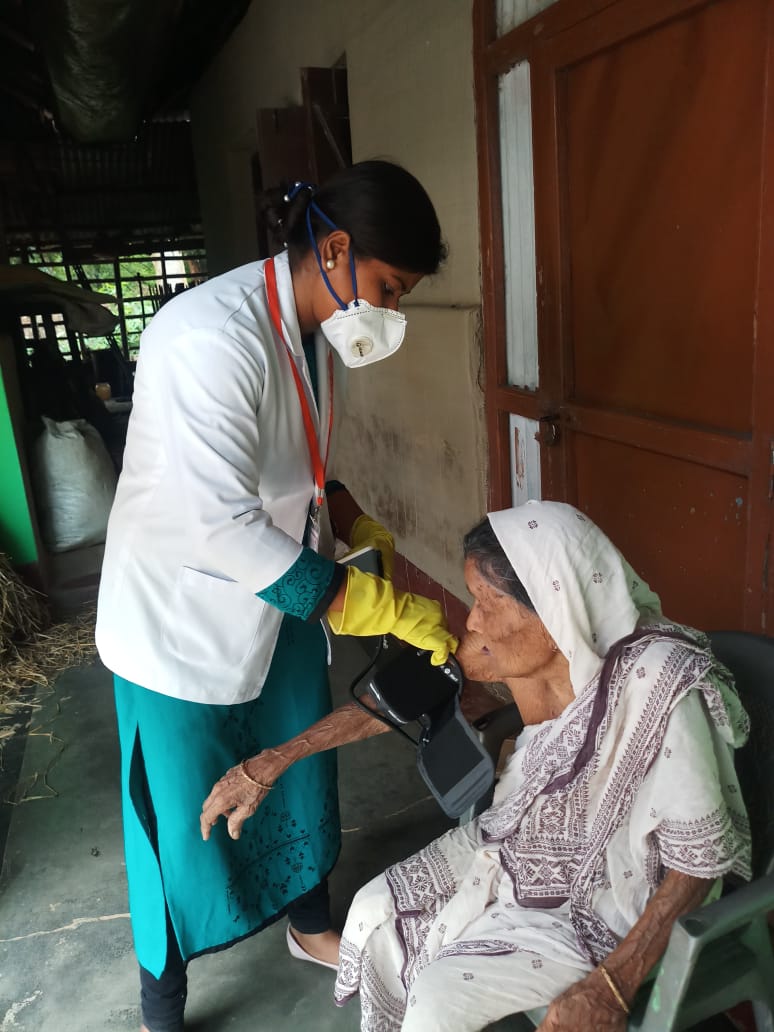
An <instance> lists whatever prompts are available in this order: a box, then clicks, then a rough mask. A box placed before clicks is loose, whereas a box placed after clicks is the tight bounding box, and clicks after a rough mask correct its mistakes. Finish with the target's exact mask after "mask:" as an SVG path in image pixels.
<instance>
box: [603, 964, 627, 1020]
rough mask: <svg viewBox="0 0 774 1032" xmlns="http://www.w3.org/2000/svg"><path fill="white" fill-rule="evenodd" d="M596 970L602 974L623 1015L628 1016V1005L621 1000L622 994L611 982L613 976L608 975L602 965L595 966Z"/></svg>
mask: <svg viewBox="0 0 774 1032" xmlns="http://www.w3.org/2000/svg"><path fill="white" fill-rule="evenodd" d="M597 970H598V971H601V972H602V977H603V978H604V980H605V981H606V982H607V984H608V986H609V988H610V992H611V993H612V994H613V996H615V998H616V1000H617V1001H618V1004H619V1005H620V1007H621V1009H622V1010H623V1012H624V1014H628V1013H629V1004H628V1003H627V1002H626V1000H625V999H624V998H623V993H622V992H621V990H620V989H619V988H618V986H617V985H616V984H615V982H614V981H613V976H612V975H611V974H610V972H609V971H608V970H607V968H606V967H605V965H604V964H597Z"/></svg>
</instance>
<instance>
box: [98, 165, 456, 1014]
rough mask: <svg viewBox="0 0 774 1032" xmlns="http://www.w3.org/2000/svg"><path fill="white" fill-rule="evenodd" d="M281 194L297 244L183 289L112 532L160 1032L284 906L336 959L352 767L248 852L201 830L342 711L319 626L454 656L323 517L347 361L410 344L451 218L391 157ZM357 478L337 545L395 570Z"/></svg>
mask: <svg viewBox="0 0 774 1032" xmlns="http://www.w3.org/2000/svg"><path fill="white" fill-rule="evenodd" d="M278 202H279V208H278V210H276V211H275V217H276V219H277V221H278V222H279V223H280V224H281V225H282V228H283V230H284V234H285V240H286V241H287V249H286V251H284V252H283V253H281V254H279V255H276V256H275V257H274V258H269V259H268V260H267V261H264V262H256V263H252V264H249V265H245V266H243V267H241V268H239V269H235V270H233V271H231V272H228V273H226V274H225V275H222V276H219V277H216V278H214V279H211V280H210V281H209V282H207V283H205V284H203V285H201V286H199V287H197V288H195V289H193V290H190V291H187V292H185V293H183V294H181V295H179V296H178V297H175V298H174V299H173V300H171V301H170V302H169V303H168V304H166V305H165V306H164V307H163V308H162V309H161V310H160V311H159V312H158V314H157V315H156V316H155V317H154V319H153V320H152V322H151V323H150V324H149V326H148V328H147V329H146V330H145V332H144V334H143V336H142V341H141V348H140V357H139V361H138V365H137V374H136V380H135V391H134V405H133V410H132V414H131V419H130V423H129V432H128V437H127V446H126V453H125V457H124V466H123V471H122V473H121V477H120V480H119V484H118V490H117V494H116V499H115V504H114V506H113V511H112V513H111V517H110V523H109V527H108V535H107V544H106V550H105V560H104V566H103V572H102V582H101V586H100V595H99V606H98V618H97V645H98V648H99V652H100V656H101V658H102V660H103V662H104V663H105V665H106V666H107V667H108V668H109V669H110V670H111V671H113V673H114V675H115V697H116V708H117V714H118V727H119V737H120V741H121V753H122V772H121V776H122V786H123V809H124V835H125V849H126V864H127V874H128V880H129V903H130V910H131V916H132V930H133V933H134V941H135V951H136V954H137V958H138V961H139V964H140V981H141V999H142V1018H143V1029H144V1030H145V1032H180V1030H182V1028H183V1011H184V1007H185V998H186V986H187V975H186V966H187V962H188V961H189V960H190V959H191V958H192V957H194V956H197V955H199V954H202V953H206V952H208V951H211V950H215V949H222V948H223V947H224V946H227V945H230V944H231V943H234V942H236V941H238V940H240V939H242V938H244V937H245V936H248V935H251V934H252V933H254V932H256V931H258V930H260V929H261V928H263V927H264V926H265V925H267V924H269V923H271V922H272V921H274V920H276V919H277V918H278V917H279V916H280V915H282V914H283V913H285V912H287V914H288V915H289V918H290V928H289V930H288V936H289V938H288V943H289V946H290V947H291V950H292V951H293V952H294V953H295V955H297V956H299V955H300V956H302V957H309V958H312V959H315V960H317V961H318V962H322V963H326V962H327V963H329V964H331V966H335V963H336V960H337V956H338V935H337V934H336V933H335V932H334V931H333V930H332V929H331V927H330V917H329V910H328V893H327V883H326V876H327V874H328V872H329V871H330V869H331V867H332V866H333V864H334V862H335V860H336V856H337V854H338V851H339V846H340V827H339V816H338V798H337V791H336V769H335V761H334V760H333V758H332V755H331V756H327V755H322V756H314V757H312V758H310V759H309V760H308V761H307V762H305V763H303V764H301V765H298V768H296V767H294V768H291V770H289V771H288V773H287V775H286V776H284V777H283V778H282V779H281V781H280V782H278V783H277V785H276V786H275V787H274V789H273V791H272V792H271V794H270V795H271V798H270V800H269V801H268V802H265V803H264V804H263V805H262V806H261V808H260V811H259V812H258V814H257V815H256V817H255V819H254V820H252V821H250V822H249V825H248V826H247V827H246V828H245V832H244V834H242V835H241V837H240V838H239V839H238V840H237V841H234V840H232V839H231V838H229V836H228V834H227V831H226V829H225V825H221V826H219V827H217V828H214V829H213V833H212V835H211V837H210V841H208V842H203V841H202V838H201V836H200V833H199V824H198V820H197V815H198V813H199V808H200V804H201V800H202V799H203V798H204V797H205V796H206V795H207V793H208V792H209V790H210V787H211V786H212V784H213V782H214V781H216V780H217V779H218V778H219V777H220V775H221V774H222V772H223V770H224V769H226V768H227V767H231V766H233V765H235V764H239V762H240V761H241V760H242V759H243V758H244V757H252V756H254V755H255V754H256V753H258V752H260V751H261V750H263V749H266V748H271V747H272V746H273V745H275V744H276V743H279V742H282V741H285V740H286V739H287V738H289V737H292V736H293V735H295V734H297V733H298V732H299V731H301V730H302V729H303V728H306V727H308V726H309V725H310V724H312V723H314V722H315V721H316V720H319V719H320V718H321V717H322V716H323V715H324V714H325V713H326V712H328V711H329V709H330V705H331V702H330V693H329V688H328V676H327V647H326V641H325V636H324V632H323V628H322V626H321V623H320V618H321V617H322V616H323V615H324V614H326V613H327V614H328V617H329V622H330V625H331V627H332V628H333V630H334V631H336V632H337V633H343V634H363V635H370V634H381V633H388V632H391V633H394V634H395V635H397V636H398V637H400V638H403V639H404V640H405V641H408V642H410V643H412V644H414V645H416V646H417V647H419V648H426V649H430V650H431V651H432V652H433V653H434V656H435V659H436V661H438V662H442V661H443V660H444V659H445V658H446V656H447V655H448V652H449V651H450V649H452V648H454V647H455V646H456V640H455V639H454V638H453V637H452V636H451V634H450V633H449V631H448V630H447V628H446V626H445V624H444V621H443V617H442V614H441V611H440V608H439V607H438V606H437V605H436V604H435V603H432V602H430V601H428V600H427V599H423V598H420V597H417V596H412V595H407V594H403V593H401V592H398V591H395V590H394V589H393V587H392V585H391V583H390V582H389V580H383V579H379V578H376V577H372V576H370V575H368V574H365V573H361V572H360V571H358V570H354V569H348V568H345V567H344V566H342V565H340V564H337V563H335V562H334V561H333V560H332V559H331V558H329V556H330V555H331V554H332V544H333V535H332V534H331V532H330V526H329V520H328V513H327V505H326V504H325V485H326V476H328V477H330V454H329V453H330V451H331V437H332V431H333V428H334V426H335V415H336V411H337V404H336V403H337V401H338V398H339V396H340V379H341V373H342V372H343V370H342V365H343V366H349V367H359V366H363V365H367V364H369V363H371V362H375V361H378V360H380V359H383V358H386V357H388V356H389V355H390V354H392V353H393V352H394V351H395V350H396V349H397V348H398V347H399V346H400V344H401V342H402V340H403V335H404V332H405V326H406V320H405V318H404V316H403V315H401V314H400V313H399V311H398V305H399V301H400V299H401V297H403V296H405V295H406V294H408V293H409V292H410V291H411V290H412V288H413V287H414V286H416V284H417V283H418V282H419V281H420V280H421V279H422V277H423V276H424V275H428V274H432V273H435V272H436V271H437V269H438V267H439V265H440V263H441V261H442V259H443V257H444V245H443V243H442V240H441V231H440V227H439V224H438V219H437V217H436V214H435V211H434V209H433V205H432V203H431V201H430V199H429V197H428V196H427V194H426V193H425V191H424V189H423V188H422V186H421V185H420V184H419V182H417V180H416V179H415V178H414V177H413V176H412V175H410V174H409V173H408V172H407V171H405V170H404V169H402V168H400V167H398V166H396V165H393V164H391V163H389V162H383V161H368V162H361V163H359V164H356V165H354V166H353V167H351V168H348V169H344V170H342V171H341V172H339V173H337V174H336V175H335V176H334V177H333V178H332V179H330V180H329V181H328V182H327V183H326V184H325V185H324V186H322V187H321V188H320V189H317V190H315V189H314V188H313V187H311V186H309V185H308V184H301V183H299V184H296V186H295V187H294V188H293V189H292V190H291V191H289V193H288V194H287V195H286V196H285V197H284V198H281V195H280V194H278ZM318 330H320V331H322V332H321V333H317V332H316V331H318ZM334 356H335V357H334ZM338 407H339V408H340V405H339V406H338ZM341 487H342V485H340V484H338V482H334V488H335V489H336V490H337V494H334V495H332V498H331V509H333V508H334V506H336V505H337V506H338V507H339V510H340V512H341V513H343V516H342V517H341V518H340V519H339V520H338V522H339V526H338V528H337V530H338V533H339V536H340V537H342V538H343V539H344V540H346V541H349V543H350V544H352V545H353V546H362V545H365V544H368V543H372V542H376V543H377V544H378V545H379V547H380V548H381V549H382V552H383V554H384V555H385V556H386V558H387V560H388V562H389V558H390V555H389V553H390V541H391V539H390V536H389V534H388V533H387V532H386V531H385V530H384V528H381V527H380V526H379V525H378V524H376V523H375V522H374V521H373V520H371V519H370V518H369V517H368V516H367V515H365V514H361V510H359V509H358V508H357V507H356V505H355V503H354V501H353V500H352V498H351V496H349V495H348V493H347V492H346V490H342V489H341ZM353 514H354V515H355V516H357V519H356V520H354V521H353V519H352V516H353ZM241 773H242V774H243V776H244V777H245V778H246V779H250V766H249V763H244V764H242V766H241Z"/></svg>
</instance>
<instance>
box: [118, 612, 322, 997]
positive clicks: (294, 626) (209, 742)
mask: <svg viewBox="0 0 774 1032" xmlns="http://www.w3.org/2000/svg"><path fill="white" fill-rule="evenodd" d="M326 658H327V650H326V644H325V637H324V634H323V631H322V628H321V626H320V624H319V623H314V624H307V623H304V622H303V621H301V620H299V619H296V618H294V617H292V616H285V618H284V620H283V623H282V627H281V630H280V636H279V640H278V642H277V647H276V650H275V652H274V657H273V659H272V664H271V669H270V671H269V675H268V678H267V680H266V683H265V684H264V686H263V690H262V692H261V695H260V696H259V698H257V699H255V700H253V701H251V702H246V703H242V704H240V705H237V706H208V705H203V704H201V703H195V702H184V701H182V700H180V699H173V698H170V697H168V696H165V695H160V694H158V693H157V692H151V691H148V690H147V689H145V688H142V687H140V686H139V685H136V684H132V683H131V682H129V681H125V680H123V679H122V678H120V677H116V678H115V693H116V709H117V714H118V731H119V737H120V740H121V753H122V769H121V780H122V787H123V812H124V835H125V848H126V867H127V876H128V880H129V903H130V910H131V914H132V930H133V933H134V940H135V950H136V953H137V959H138V960H139V962H140V964H141V965H142V966H143V967H144V968H146V969H147V970H148V971H150V972H151V973H152V974H153V975H155V976H156V977H159V976H160V975H161V973H162V971H163V969H164V964H165V961H166V924H165V906H164V904H165V900H166V904H167V906H168V908H169V913H170V916H171V919H172V925H173V927H174V930H175V934H176V936H177V940H178V945H179V947H180V952H181V954H182V956H183V959H184V960H190V958H191V957H193V956H195V955H197V954H199V953H203V952H207V951H209V950H214V949H219V948H222V947H224V946H228V945H229V944H230V943H233V942H234V941H236V940H238V939H240V938H243V937H244V936H246V935H250V934H251V933H253V932H256V931H258V930H259V929H261V928H262V927H263V926H264V925H266V924H269V923H270V922H272V921H273V920H275V919H276V918H277V917H279V916H280V915H281V914H282V912H283V910H284V908H285V907H286V906H287V904H288V903H290V902H292V901H293V900H294V899H296V898H298V897H299V896H301V895H303V894H304V893H305V892H308V891H309V890H310V889H312V888H314V887H315V886H316V885H317V884H319V882H320V881H321V880H322V879H323V878H324V877H325V876H326V875H327V874H328V872H329V871H330V869H331V868H332V867H333V864H334V863H335V860H336V857H337V855H338V852H339V848H340V843H341V829H340V824H339V811H338V792H337V784H336V756H335V753H334V752H327V753H320V754H318V755H316V756H310V757H307V758H306V759H304V760H301V761H299V762H298V763H295V764H293V766H292V767H291V768H290V769H289V770H288V771H287V772H286V773H285V774H284V775H283V776H282V777H281V778H280V779H279V780H278V781H277V783H276V784H275V787H274V788H273V790H272V791H271V792H270V793H269V795H268V796H267V798H266V799H265V800H264V802H263V803H262V804H261V806H260V807H259V808H258V811H257V812H256V814H255V816H253V817H252V818H250V820H248V821H247V822H246V823H245V825H244V828H243V829H242V836H241V838H239V839H238V840H237V841H232V840H231V839H230V838H229V836H228V833H227V831H226V822H225V820H224V819H221V820H219V821H218V823H217V825H216V826H215V827H214V828H213V829H212V835H211V837H210V841H209V842H204V841H203V840H202V837H201V833H200V831H199V813H200V811H201V805H202V802H203V801H204V799H205V798H206V797H207V795H208V794H209V792H210V790H211V788H212V786H213V784H214V783H215V782H216V781H217V780H218V778H220V777H221V776H222V775H223V774H224V772H225V771H226V770H227V769H228V768H229V767H232V766H233V765H234V764H236V763H238V762H239V761H240V760H242V759H244V758H245V757H247V756H252V755H254V754H255V753H257V752H259V751H260V750H261V749H264V748H267V747H269V746H273V745H277V744H279V743H280V742H283V741H286V740H287V739H288V738H292V737H293V736H294V735H296V734H298V733H299V732H301V731H302V730H304V729H305V728H307V727H308V726H309V725H310V724H313V723H314V722H315V721H317V720H319V719H320V718H321V717H322V716H324V715H325V714H326V713H328V712H330V709H331V699H330V689H329V686H328V671H327V663H326ZM146 783H147V790H146V788H145V785H146ZM147 798H149V799H150V801H151V804H152V807H153V811H154V812H155V816H156V823H157V829H158V830H157V835H158V855H157V854H156V851H155V849H154V845H153V838H154V835H153V832H152V824H153V818H152V817H151V818H150V819H149V816H148V806H147V803H146V799H147Z"/></svg>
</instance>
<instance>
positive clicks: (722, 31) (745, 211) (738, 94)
mask: <svg viewBox="0 0 774 1032" xmlns="http://www.w3.org/2000/svg"><path fill="white" fill-rule="evenodd" d="M765 14H766V12H765V4H764V3H762V2H760V0H757V2H751V0H726V2H724V3H717V4H713V5H710V6H707V7H704V8H700V9H698V10H694V11H692V12H690V15H686V16H684V17H682V18H677V19H672V20H669V21H666V22H664V23H662V24H660V25H657V26H655V27H653V28H651V29H650V31H648V32H643V33H641V34H639V35H637V36H635V37H634V38H630V39H626V40H624V41H622V42H621V43H620V44H619V45H618V46H616V47H615V48H613V49H604V50H601V51H598V52H595V53H593V54H590V55H588V56H586V57H585V58H584V59H583V60H580V61H577V62H575V63H573V64H572V65H571V66H570V67H568V68H563V69H561V70H559V71H558V73H557V74H558V75H559V76H560V79H561V83H560V86H561V89H560V114H559V123H560V131H561V134H562V139H561V141H560V153H562V154H563V155H564V158H563V160H562V162H561V164H562V170H561V172H560V176H561V182H562V188H563V190H564V194H565V198H564V210H565V221H564V227H563V236H562V246H563V248H564V249H565V250H566V252H567V255H568V257H569V266H570V267H569V276H568V277H567V282H566V284H565V287H566V290H565V292H564V296H565V300H566V306H567V312H566V319H567V324H566V325H567V327H568V330H569V333H570V335H571V341H570V342H569V343H570V345H571V353H572V370H571V375H570V381H571V382H572V383H573V384H574V391H573V396H574V398H575V399H576V400H578V401H583V402H584V403H586V404H589V403H595V402H596V403H600V404H605V405H612V406H616V407H619V408H622V409H626V410H628V411H631V412H642V413H650V414H653V415H657V416H663V417H665V418H673V419H680V420H684V421H687V422H693V423H696V424H700V425H704V426H712V427H720V428H725V429H728V430H731V431H734V432H749V430H750V427H751V420H752V413H751V403H752V372H753V339H754V337H753V333H754V320H755V296H756V286H757V284H756V268H757V259H758V237H759V218H760V196H761V178H762V167H761V153H762V138H763V125H764V100H765V88H764V87H765V71H766V68H765V57H766V42H767V41H766V35H765V31H764V29H765ZM730 368H733V369H734V370H735V375H734V377H733V378H732V379H730V378H729V377H728V375H727V374H728V370H729V369H730Z"/></svg>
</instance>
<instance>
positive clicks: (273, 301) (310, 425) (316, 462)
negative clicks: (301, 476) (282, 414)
mask: <svg viewBox="0 0 774 1032" xmlns="http://www.w3.org/2000/svg"><path fill="white" fill-rule="evenodd" d="M263 272H264V276H265V277H266V297H267V299H268V302H269V314H270V316H271V321H272V325H273V326H274V329H275V330H276V332H277V336H278V337H279V339H280V340H281V341H282V343H283V344H284V345H285V350H286V351H287V355H288V361H289V362H290V370H291V372H292V373H293V379H294V380H295V384H296V391H297V392H298V400H299V403H300V405H301V415H302V416H303V419H304V430H305V431H306V443H307V444H308V445H309V458H310V459H311V462H312V469H313V471H314V484H315V488H316V492H317V493H316V501H317V505H318V507H319V506H321V505H322V503H323V501H324V499H325V467H326V466H327V465H328V452H329V449H330V446H331V430H332V428H333V355H332V354H331V352H330V348H329V349H328V400H329V404H328V439H327V441H326V443H325V457H324V458H323V456H322V455H321V453H320V444H319V441H318V439H317V431H316V430H315V427H314V419H313V418H312V411H311V409H310V408H309V399H308V398H307V396H306V390H305V389H304V384H303V381H302V380H301V374H300V373H299V371H298V367H297V366H296V360H295V356H294V355H293V351H292V350H291V347H290V345H289V344H288V342H287V341H286V340H285V334H284V333H283V332H282V316H281V314H280V303H279V294H278V292H277V272H276V270H275V268H274V259H273V258H269V259H268V261H267V262H266V263H265V265H264V267H263Z"/></svg>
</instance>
